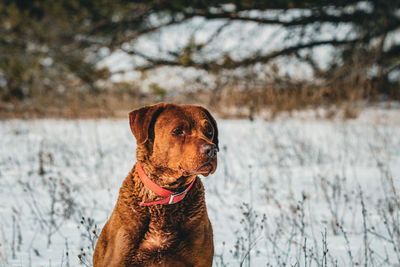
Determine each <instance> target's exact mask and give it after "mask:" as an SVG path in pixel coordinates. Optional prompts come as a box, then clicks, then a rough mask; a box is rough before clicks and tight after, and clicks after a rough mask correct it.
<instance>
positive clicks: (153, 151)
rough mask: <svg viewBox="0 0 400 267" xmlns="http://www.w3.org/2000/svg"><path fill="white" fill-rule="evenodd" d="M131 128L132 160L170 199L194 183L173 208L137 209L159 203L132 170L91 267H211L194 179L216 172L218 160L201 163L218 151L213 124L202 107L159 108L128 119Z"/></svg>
mask: <svg viewBox="0 0 400 267" xmlns="http://www.w3.org/2000/svg"><path fill="white" fill-rule="evenodd" d="M130 125H131V129H132V132H133V134H134V135H135V137H136V140H137V144H138V147H137V151H136V157H137V160H138V161H140V162H141V164H142V166H143V169H144V170H145V172H146V174H147V175H148V176H149V177H150V178H151V179H152V180H153V181H155V182H156V183H157V184H158V185H160V186H162V187H164V188H166V189H168V190H171V191H174V192H181V191H183V190H184V189H185V188H186V187H187V186H188V185H189V184H190V183H191V182H192V181H193V179H196V181H195V183H194V184H193V187H192V189H191V190H190V191H189V192H188V194H187V195H186V197H185V198H184V199H183V200H182V201H180V202H179V203H176V204H172V205H153V206H147V207H146V206H145V207H141V206H139V203H140V202H141V201H143V200H144V201H152V200H157V199H159V197H158V196H157V195H155V194H154V193H153V192H152V191H150V190H148V189H147V188H146V187H144V185H143V183H142V182H141V181H140V178H139V176H138V174H137V170H136V165H135V166H134V167H133V169H132V170H131V172H130V173H129V175H128V177H126V179H125V181H124V182H123V184H122V187H121V189H120V193H119V198H118V201H117V204H116V205H115V208H114V211H113V213H112V215H111V217H110V219H109V220H108V222H107V223H106V224H105V226H104V228H103V230H102V232H101V234H100V237H99V240H98V242H97V244H96V249H95V252H94V256H93V265H94V267H101V266H109V267H112V266H211V265H212V259H213V254H214V247H213V234H212V227H211V223H210V221H209V219H208V215H207V209H206V205H205V201H204V188H203V184H202V182H201V181H200V179H199V178H198V177H197V175H198V174H202V175H204V176H207V175H208V174H210V173H213V172H214V171H215V169H216V166H217V158H216V156H215V157H214V158H210V157H207V156H206V155H205V153H204V152H203V151H202V149H201V148H202V147H204V145H210V144H213V146H214V147H218V129H217V125H216V123H215V120H214V119H213V118H212V116H211V115H210V113H209V112H208V111H207V110H205V109H204V108H202V107H197V106H178V105H173V104H158V105H155V106H150V107H144V108H142V109H139V110H135V111H133V112H131V113H130ZM178 128H179V129H181V130H182V134H180V132H179V131H175V130H176V129H178ZM210 133H213V134H212V135H211V134H210Z"/></svg>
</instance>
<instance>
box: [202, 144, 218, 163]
mask: <svg viewBox="0 0 400 267" xmlns="http://www.w3.org/2000/svg"><path fill="white" fill-rule="evenodd" d="M201 153H204V154H206V155H207V157H209V158H210V159H212V158H215V156H216V155H217V147H216V146H215V145H214V144H205V145H203V146H202V147H201Z"/></svg>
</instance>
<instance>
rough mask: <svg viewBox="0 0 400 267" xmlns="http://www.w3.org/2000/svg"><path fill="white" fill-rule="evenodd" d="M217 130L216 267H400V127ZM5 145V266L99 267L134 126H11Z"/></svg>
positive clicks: (291, 123)
mask: <svg viewBox="0 0 400 267" xmlns="http://www.w3.org/2000/svg"><path fill="white" fill-rule="evenodd" d="M380 112H381V113H382V114H385V111H380ZM391 112H393V111H391ZM394 117H397V118H400V111H398V110H397V111H395V116H394ZM218 124H219V130H220V148H221V151H220V153H219V155H218V169H217V172H216V173H215V174H214V175H212V176H210V177H207V178H202V180H203V183H204V185H205V187H206V200H207V207H208V212H209V217H210V219H211V222H212V225H213V228H214V242H215V258H214V266H356V265H364V266H400V250H399V249H400V196H399V193H398V190H400V187H399V186H400V124H399V123H398V122H392V121H390V120H386V121H381V120H379V117H378V119H376V118H375V119H372V116H367V117H365V116H361V118H360V119H357V120H351V121H328V120H318V119H300V118H297V119H295V118H289V119H278V120H275V121H270V122H267V121H261V120H256V121H253V122H251V121H240V120H218ZM0 138H1V142H0V266H79V264H82V265H83V266H85V265H86V266H91V255H92V253H93V247H94V245H95V242H96V236H97V234H98V233H99V231H100V229H101V227H102V226H103V224H104V223H105V222H106V220H107V218H108V216H109V215H110V214H111V211H112V209H113V206H114V204H115V202H116V199H117V197H118V191H119V187H120V185H121V183H122V181H123V179H124V178H125V177H126V175H127V174H128V172H129V171H130V169H131V167H132V166H133V164H134V163H135V140H134V137H133V135H132V134H131V132H130V129H129V125H128V122H127V120H117V121H114V120H75V121H71V120H70V121H68V120H32V121H23V120H9V121H3V122H0Z"/></svg>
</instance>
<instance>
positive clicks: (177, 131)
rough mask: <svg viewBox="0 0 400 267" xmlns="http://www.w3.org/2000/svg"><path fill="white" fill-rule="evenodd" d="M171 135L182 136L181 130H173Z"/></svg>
mask: <svg viewBox="0 0 400 267" xmlns="http://www.w3.org/2000/svg"><path fill="white" fill-rule="evenodd" d="M172 133H173V134H175V135H182V134H183V130H182V129H181V128H178V129H175V130H173V131H172Z"/></svg>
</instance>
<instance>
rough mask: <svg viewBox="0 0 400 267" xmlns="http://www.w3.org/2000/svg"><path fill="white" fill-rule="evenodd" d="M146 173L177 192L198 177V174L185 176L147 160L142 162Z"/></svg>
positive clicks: (158, 183)
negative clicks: (156, 165)
mask: <svg viewBox="0 0 400 267" xmlns="http://www.w3.org/2000/svg"><path fill="white" fill-rule="evenodd" d="M140 164H141V166H142V167H143V170H144V172H145V173H146V175H147V176H148V177H149V178H150V179H151V180H152V181H153V182H155V183H156V184H157V185H158V186H160V187H162V188H164V189H167V190H170V191H172V192H175V193H179V192H182V191H183V190H185V189H186V188H187V187H188V186H189V184H190V183H191V182H192V181H193V180H194V179H196V174H193V175H189V176H184V175H182V174H180V173H179V172H178V175H177V172H176V171H172V170H170V169H168V168H164V167H154V166H153V164H152V163H151V162H150V161H149V160H147V161H144V162H140Z"/></svg>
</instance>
